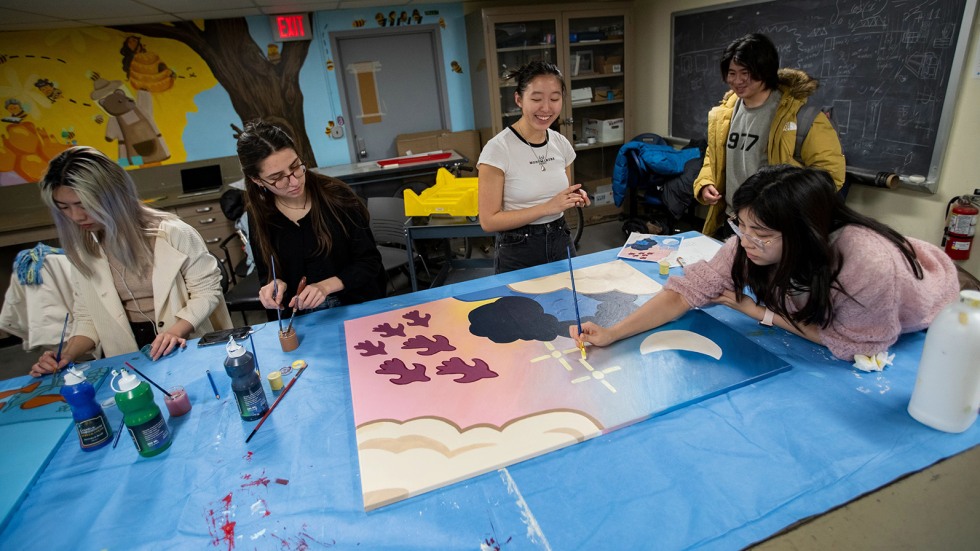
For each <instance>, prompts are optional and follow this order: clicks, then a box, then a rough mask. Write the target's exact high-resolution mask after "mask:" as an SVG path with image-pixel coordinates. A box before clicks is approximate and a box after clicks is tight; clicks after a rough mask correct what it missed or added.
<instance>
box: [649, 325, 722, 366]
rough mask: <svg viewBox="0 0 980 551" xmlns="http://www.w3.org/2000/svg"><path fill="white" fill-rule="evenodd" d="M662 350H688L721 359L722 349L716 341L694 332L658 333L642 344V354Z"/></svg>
mask: <svg viewBox="0 0 980 551" xmlns="http://www.w3.org/2000/svg"><path fill="white" fill-rule="evenodd" d="M662 350H688V351H691V352H699V353H701V354H704V355H705V356H711V357H712V358H714V359H716V360H720V359H721V347H720V346H718V345H717V344H715V341H713V340H711V339H709V338H708V337H705V336H703V335H699V334H697V333H694V332H693V331H683V330H671V331H658V332H657V333H654V334H652V335H650V336H648V337H647V338H645V339H643V342H641V343H640V354H652V353H654V352H660V351H662Z"/></svg>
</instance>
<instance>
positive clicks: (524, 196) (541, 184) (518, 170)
mask: <svg viewBox="0 0 980 551" xmlns="http://www.w3.org/2000/svg"><path fill="white" fill-rule="evenodd" d="M574 160H575V149H574V148H573V147H572V144H570V143H568V140H567V139H565V136H562V135H561V134H559V133H558V132H555V131H554V130H551V129H549V130H548V140H547V141H546V142H545V143H543V144H534V145H532V144H529V143H528V142H526V141H524V139H523V138H521V137H520V136H519V135H518V134H517V132H515V131H514V130H513V129H512V128H511V127H507V128H505V129H504V130H503V131H502V132H500V133H499V134H497V135H496V136H494V137H493V138H491V139H490V141H489V142H487V145H486V146H485V147H484V148H483V151H482V152H480V160H479V162H478V164H485V165H490V166H492V167H496V168H499V169H500V170H502V171H503V173H504V206H503V210H505V211H508V210H518V209H526V208H529V207H533V206H536V205H540V204H542V203H547V202H548V201H550V200H551V198H552V197H554V196H555V195H557V194H558V193H559V192H561V190H563V189H565V188H567V187H568V185H569V182H568V176H567V175H566V174H565V168H567V167H568V165H570V164H572V161H574ZM542 166H543V167H544V168H545V170H541V167H542ZM561 217H562V214H561V213H559V214H553V215H549V216H545V217H543V218H539V219H537V220H535V221H534V222H532V224H545V223H548V222H553V221H555V220H558V219H559V218H561Z"/></svg>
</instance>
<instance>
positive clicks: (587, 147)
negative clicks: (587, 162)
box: [573, 141, 623, 151]
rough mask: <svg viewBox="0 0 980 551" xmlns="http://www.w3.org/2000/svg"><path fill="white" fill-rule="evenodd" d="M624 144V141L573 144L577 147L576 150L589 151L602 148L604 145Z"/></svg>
mask: <svg viewBox="0 0 980 551" xmlns="http://www.w3.org/2000/svg"><path fill="white" fill-rule="evenodd" d="M622 145H623V142H622V141H616V142H596V143H594V144H589V145H579V144H573V146H574V147H575V151H588V150H590V149H602V148H604V147H615V146H622Z"/></svg>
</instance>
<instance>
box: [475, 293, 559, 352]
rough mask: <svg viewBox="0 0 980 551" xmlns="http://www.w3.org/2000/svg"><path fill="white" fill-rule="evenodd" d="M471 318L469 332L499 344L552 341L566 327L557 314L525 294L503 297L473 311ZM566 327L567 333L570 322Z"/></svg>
mask: <svg viewBox="0 0 980 551" xmlns="http://www.w3.org/2000/svg"><path fill="white" fill-rule="evenodd" d="M469 321H470V333H472V334H474V335H476V336H478V337H486V338H488V339H490V340H491V341H493V342H496V343H510V342H514V341H518V340H525V341H542V342H550V341H553V340H555V337H557V336H558V335H559V330H560V329H562V328H563V326H562V325H561V324H560V323H559V322H558V319H557V318H556V317H555V316H552V315H551V314H546V313H545V312H544V308H543V307H542V306H541V305H540V304H538V303H537V302H535V301H534V300H532V299H529V298H526V297H500V298H499V299H497V300H496V301H494V302H491V303H489V304H484V305H483V306H480V307H478V308H476V309H474V310H473V311H471V312H470V315H469ZM564 328H565V329H564V330H565V331H566V333H564V334H565V335H567V325H565V326H564Z"/></svg>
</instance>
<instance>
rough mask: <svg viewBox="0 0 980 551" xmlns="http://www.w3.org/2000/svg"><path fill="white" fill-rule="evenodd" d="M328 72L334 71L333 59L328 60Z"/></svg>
mask: <svg viewBox="0 0 980 551" xmlns="http://www.w3.org/2000/svg"><path fill="white" fill-rule="evenodd" d="M327 70H328V71H333V60H332V59H328V60H327Z"/></svg>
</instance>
